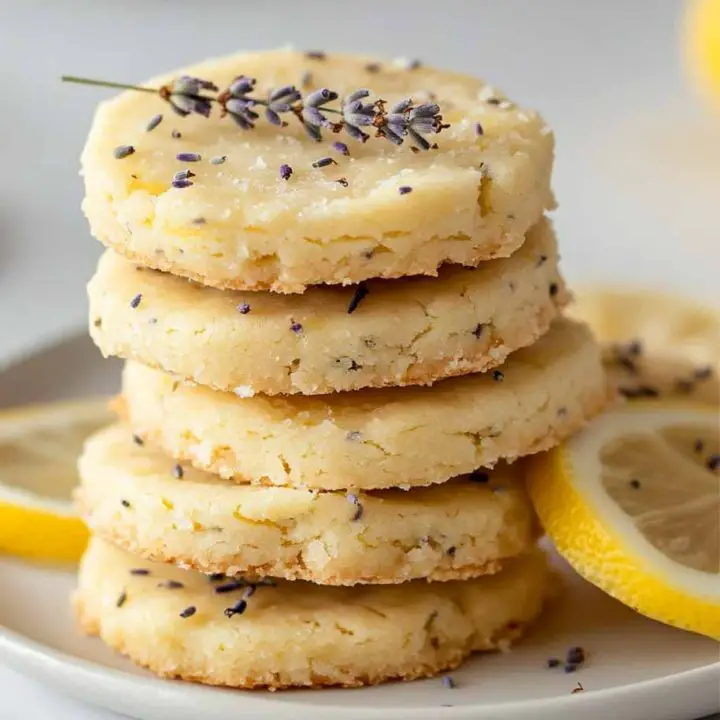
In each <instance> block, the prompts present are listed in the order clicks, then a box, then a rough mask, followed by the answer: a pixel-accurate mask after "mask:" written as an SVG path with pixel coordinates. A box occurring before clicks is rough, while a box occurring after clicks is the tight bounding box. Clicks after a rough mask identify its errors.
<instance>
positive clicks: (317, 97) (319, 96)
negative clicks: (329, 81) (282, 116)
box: [305, 88, 338, 107]
mask: <svg viewBox="0 0 720 720" xmlns="http://www.w3.org/2000/svg"><path fill="white" fill-rule="evenodd" d="M337 98H338V94H337V93H336V92H333V91H332V90H328V89H327V88H321V89H320V90H315V92H312V93H310V94H309V95H308V96H307V97H306V98H305V107H319V106H320V105H325V104H326V103H329V102H332V101H333V100H337Z"/></svg>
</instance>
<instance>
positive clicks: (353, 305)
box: [347, 283, 370, 315]
mask: <svg viewBox="0 0 720 720" xmlns="http://www.w3.org/2000/svg"><path fill="white" fill-rule="evenodd" d="M369 292H370V289H369V288H368V286H367V285H366V284H365V283H360V284H359V285H358V286H357V287H356V288H355V292H354V293H353V296H352V298H351V299H350V304H349V305H348V309H347V311H348V315H352V314H353V313H354V312H355V311H356V310H357V308H358V305H360V303H361V302H362V301H363V300H364V299H365V298H366V297H367V294H368V293H369Z"/></svg>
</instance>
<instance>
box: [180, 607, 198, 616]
mask: <svg viewBox="0 0 720 720" xmlns="http://www.w3.org/2000/svg"><path fill="white" fill-rule="evenodd" d="M196 612H197V608H196V607H195V606H194V605H188V607H186V608H185V609H184V610H181V611H180V617H181V618H183V620H185V619H187V618H190V617H192V616H193V615H194V614H195V613H196Z"/></svg>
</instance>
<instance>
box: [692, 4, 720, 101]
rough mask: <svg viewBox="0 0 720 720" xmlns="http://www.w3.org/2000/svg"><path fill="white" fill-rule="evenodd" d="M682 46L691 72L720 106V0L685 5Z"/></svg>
mask: <svg viewBox="0 0 720 720" xmlns="http://www.w3.org/2000/svg"><path fill="white" fill-rule="evenodd" d="M685 43H686V55H687V60H688V65H689V67H690V71H691V72H692V74H693V75H694V76H695V78H696V79H697V80H698V81H699V84H700V85H701V86H702V87H703V88H704V89H706V90H709V91H710V93H711V95H713V96H714V98H715V100H716V101H718V102H720V0H693V2H691V3H688V10H687V19H686V26H685Z"/></svg>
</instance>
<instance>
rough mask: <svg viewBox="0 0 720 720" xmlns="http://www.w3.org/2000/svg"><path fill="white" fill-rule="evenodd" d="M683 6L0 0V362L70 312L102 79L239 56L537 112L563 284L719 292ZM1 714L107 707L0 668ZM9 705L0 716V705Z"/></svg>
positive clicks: (77, 713)
mask: <svg viewBox="0 0 720 720" xmlns="http://www.w3.org/2000/svg"><path fill="white" fill-rule="evenodd" d="M683 10H684V3H683V2H682V1H681V0H603V2H599V1H596V2H592V1H590V0H585V1H583V2H581V1H579V0H543V1H542V2H540V1H538V0H442V1H438V0H384V1H380V0H362V2H359V1H358V2H349V1H348V0H267V1H265V2H262V1H261V0H257V1H250V0H247V1H244V2H243V1H242V0H224V1H222V0H204V1H203V2H197V1H193V0H135V1H130V0H126V1H125V2H120V1H118V0H115V2H113V1H112V0H46V1H45V2H41V1H38V0H0V88H1V89H0V109H1V112H0V162H1V168H0V329H1V331H2V334H1V335H0V363H2V361H3V360H7V359H9V358H10V357H11V356H16V355H17V354H19V353H21V352H23V351H27V350H29V349H31V348H35V347H37V346H38V345H40V344H45V343H49V342H51V341H52V340H53V339H54V338H56V337H58V336H61V335H64V334H67V333H68V332H69V331H70V330H71V329H74V328H78V327H83V326H84V324H85V312H86V310H85V283H86V281H87V280H88V278H89V277H90V275H91V273H92V270H93V265H94V263H95V260H96V258H97V256H98V255H99V252H100V247H99V244H98V243H97V242H95V241H94V240H92V239H91V237H90V235H89V233H88V229H87V226H86V222H85V220H84V218H83V216H82V215H81V212H80V200H81V194H82V186H81V181H80V178H79V177H78V156H79V154H80V150H81V148H82V145H83V141H84V138H85V135H86V133H87V130H88V127H89V124H90V121H91V117H92V112H93V107H94V105H95V103H96V102H97V101H99V100H100V99H102V98H103V97H106V95H107V92H108V91H105V90H102V89H99V88H95V89H94V88H86V87H80V86H70V85H61V84H60V82H59V77H60V75H61V74H62V73H68V74H77V75H88V76H92V77H99V78H106V79H110V80H119V81H139V80H142V79H144V78H145V77H146V76H149V75H152V74H156V73H158V72H160V71H164V70H169V69H171V68H173V67H175V66H178V65H182V64H184V63H190V62H192V61H194V60H197V59H200V58H203V57H206V56H210V55H221V54H224V53H228V52H231V51H235V50H238V49H260V48H268V47H274V46H279V45H286V44H293V45H295V46H297V47H300V48H306V49H323V50H328V51H333V50H337V51H359V52H363V53H377V54H379V55H383V56H389V57H396V56H405V57H412V58H414V57H418V58H421V59H422V60H423V61H425V62H426V63H431V64H437V65H441V66H445V67H449V68H455V69H458V70H463V71H467V72H471V73H474V74H478V75H480V76H482V77H485V78H487V79H488V80H489V81H490V82H492V83H493V84H494V85H497V86H499V87H501V88H503V89H504V90H505V91H506V92H507V93H508V94H509V95H510V96H511V97H514V98H516V99H518V100H519V101H521V102H522V103H524V104H527V105H530V106H535V107H538V108H540V109H541V110H542V111H543V113H544V114H545V116H546V118H547V120H548V121H549V123H550V124H551V125H552V126H553V127H554V129H555V131H556V135H557V152H558V155H557V165H556V174H555V183H554V184H555V189H556V193H557V196H558V199H559V201H560V209H559V210H558V211H557V212H556V213H555V218H556V223H557V228H558V231H559V237H560V242H561V246H562V249H563V257H564V264H565V269H566V273H567V275H568V277H569V278H570V280H571V282H574V283H576V284H578V283H586V282H602V283H623V284H631V283H632V284H639V285H644V286H650V287H656V288H659V289H664V290H668V291H676V292H682V293H688V294H692V295H696V296H698V297H701V298H703V299H705V300H711V301H715V302H720V291H719V290H718V288H719V287H720V283H719V281H718V278H719V277H720V240H719V238H718V235H719V234H720V221H719V220H720V213H719V211H718V205H719V202H718V200H720V127H718V126H720V122H719V121H718V118H717V116H716V117H715V118H712V117H711V116H710V114H709V111H708V110H707V109H706V108H703V107H702V106H701V104H700V103H699V102H698V100H697V99H696V98H695V96H694V94H693V92H692V89H691V88H690V84H689V82H688V81H687V79H686V77H685V75H684V72H683V67H682V54H681V25H682V15H683ZM0 698H2V701H1V702H0V717H2V718H8V719H9V720H10V719H12V718H16V717H17V718H19V717H23V718H25V719H28V720H34V719H36V718H37V719H42V720H45V719H46V718H52V719H53V720H70V719H71V718H72V720H85V719H90V718H92V719H93V720H94V719H96V718H98V719H99V718H101V717H102V718H106V717H109V716H107V715H100V714H99V713H97V712H96V711H94V710H90V709H85V708H81V707H80V706H79V705H77V704H75V703H71V702H70V701H66V700H62V699H59V698H55V697H54V696H51V695H50V694H49V693H48V692H46V691H44V690H40V689H39V688H38V687H35V686H34V685H32V684H31V683H30V682H29V681H25V680H20V679H18V678H16V677H15V676H14V675H12V674H11V673H10V672H9V671H7V670H0ZM8 703H9V709H8Z"/></svg>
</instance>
